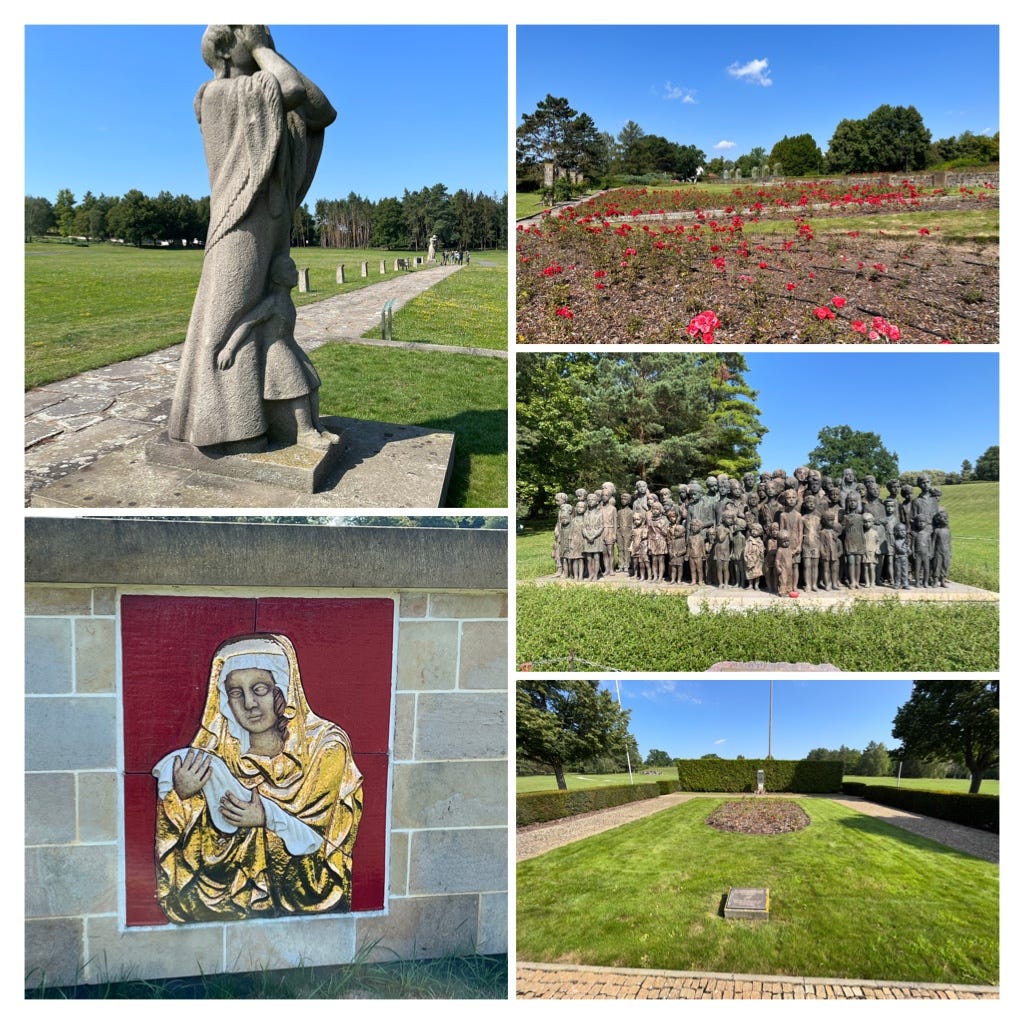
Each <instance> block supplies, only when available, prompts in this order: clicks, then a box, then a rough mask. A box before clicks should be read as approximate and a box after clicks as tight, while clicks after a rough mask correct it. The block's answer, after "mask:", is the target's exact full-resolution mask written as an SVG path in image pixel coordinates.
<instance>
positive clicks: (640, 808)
mask: <svg viewBox="0 0 1024 1024" xmlns="http://www.w3.org/2000/svg"><path fill="white" fill-rule="evenodd" d="M733 795H735V794H729V793H669V794H667V795H666V796H660V797H655V798H654V799H652V800H638V801H636V802H635V803H632V804H626V805H624V806H622V807H612V808H609V809H608V810H604V811H591V812H589V813H587V814H579V815H575V816H574V817H572V818H563V819H561V820H560V821H549V822H543V823H541V824H538V825H530V826H527V827H525V828H520V829H518V830H517V832H516V860H517V861H520V860H526V859H528V858H530V857H538V856H540V855H541V854H542V853H546V852H547V851H548V850H553V849H555V847H558V846H564V845H566V844H567V843H572V842H576V841H577V840H578V839H584V838H586V837H588V836H591V835H597V834H598V833H600V832H604V831H607V830H608V829H612V828H617V827H618V826H619V825H624V824H626V823H628V822H630V821H636V820H638V819H639V818H644V817H647V816H648V815H651V814H656V813H658V812H659V811H663V810H666V809H667V808H669V807H675V806H677V805H678V804H681V803H685V802H686V801H688V800H693V799H695V798H697V797H703V796H723V797H726V796H733ZM814 799H821V800H835V802H836V803H838V804H842V805H843V806H844V807H849V808H850V809H851V810H855V811H859V812H860V813H862V814H869V815H871V816H872V817H876V818H884V819H886V820H887V821H888V822H889V824H891V825H895V826H897V827H898V828H903V829H906V830H907V831H908V832H913V833H915V834H916V835H922V836H926V837H927V838H929V839H933V840H935V841H936V842H938V843H942V844H943V845H945V846H949V847H952V848H953V849H955V850H960V851H962V852H964V853H969V854H971V855H972V856H975V857H980V858H982V859H983V860H987V861H990V862H991V863H993V864H998V863H999V836H998V835H993V834H992V833H990V832H982V831H980V830H978V829H973V828H967V827H965V826H963V825H956V824H954V823H953V822H949V821H940V820H939V819H938V818H927V817H925V816H924V815H922V814H911V813H910V812H908V811H902V810H899V809H897V808H895V807H885V806H883V805H882V804H875V803H871V802H869V801H867V800H864V799H862V798H860V797H825V796H823V797H817V796H816V797H814ZM516 998H518V999H998V998H999V989H998V988H997V987H993V986H987V985H941V984H939V985H936V984H925V983H921V982H906V981H864V980H850V979H845V978H796V977H773V976H767V975H759V974H711V973H704V972H696V971H651V970H647V969H644V968H625V967H621V968H619V967H590V966H585V965H579V964H533V963H522V962H520V963H518V964H517V965H516Z"/></svg>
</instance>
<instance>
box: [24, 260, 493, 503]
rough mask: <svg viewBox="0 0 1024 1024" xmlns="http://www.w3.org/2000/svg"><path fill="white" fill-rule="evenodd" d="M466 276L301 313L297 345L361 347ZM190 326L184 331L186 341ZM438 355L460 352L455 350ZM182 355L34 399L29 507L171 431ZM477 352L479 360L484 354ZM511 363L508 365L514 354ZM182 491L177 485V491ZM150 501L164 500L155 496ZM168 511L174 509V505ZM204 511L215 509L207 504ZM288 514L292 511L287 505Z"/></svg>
mask: <svg viewBox="0 0 1024 1024" xmlns="http://www.w3.org/2000/svg"><path fill="white" fill-rule="evenodd" d="M460 269H461V268H460V267H459V266H445V267H428V268H424V269H420V270H416V271H412V272H408V273H403V272H399V273H397V274H392V273H391V272H390V271H389V274H388V276H387V277H386V278H382V279H381V280H380V281H379V282H376V283H374V284H372V285H367V286H366V287H364V288H361V289H358V290H357V291H354V292H348V293H346V294H345V295H336V296H332V297H331V298H329V299H324V300H322V301H320V302H313V303H309V304H307V305H305V306H300V307H299V308H298V309H297V311H296V323H295V339H296V341H298V343H299V344H300V345H301V346H302V347H303V348H304V349H305V350H306V351H307V352H311V351H313V350H314V349H316V348H319V347H320V346H321V345H323V344H325V343H327V342H328V341H335V340H342V339H349V338H351V339H353V340H356V339H359V336H360V335H361V334H363V333H364V332H365V331H368V330H370V329H372V328H373V327H374V326H375V325H377V324H379V323H380V310H381V307H382V306H383V305H384V303H385V302H387V301H388V300H389V299H392V300H394V305H393V308H394V309H396V310H397V309H400V308H401V307H402V306H403V305H405V303H407V302H408V301H409V300H410V299H413V298H415V297H416V296H417V295H420V294H422V293H423V292H424V291H426V290H427V289H428V288H430V287H432V286H433V285H435V284H437V283H438V282H439V281H441V280H443V279H444V278H446V277H449V276H450V275H451V274H454V273H456V272H457V271H458V270H460ZM186 326H187V325H186V324H183V325H182V332H183V333H184V330H185V327H186ZM430 347H431V348H432V349H438V350H441V349H445V350H446V351H453V350H452V349H450V348H448V347H447V346H430ZM181 349H182V346H181V345H175V346H172V347H171V348H166V349H161V350H160V351H159V352H150V353H149V354H148V355H144V356H138V357H137V358H135V359H127V360H123V361H122V362H119V363H112V364H111V365H109V366H104V367H100V368H98V369H95V370H89V371H87V372H85V373H82V374H79V375H78V376H75V377H69V378H68V379H66V380H61V381H55V382H54V383H53V384H47V385H44V386H43V387H39V388H34V389H33V390H31V391H29V392H27V393H26V395H25V442H24V444H25V504H26V505H33V504H35V505H36V506H37V507H46V503H47V500H48V499H45V498H40V500H39V502H35V501H33V495H34V494H35V493H36V492H37V491H39V490H41V489H42V488H44V487H47V486H48V485H50V484H53V483H55V482H56V481H58V480H61V479H63V478H64V477H66V476H68V474H70V473H73V472H77V471H81V470H83V469H85V468H86V467H88V466H92V465H94V464H95V463H96V462H97V460H99V459H101V458H104V457H109V455H110V454H111V453H113V452H117V451H120V450H121V449H122V448H123V447H124V446H126V445H129V444H131V443H132V442H134V441H135V440H137V439H138V438H140V437H142V436H143V435H145V434H148V433H149V432H150V431H152V429H153V428H154V427H157V426H160V425H162V424H165V423H166V422H167V416H168V413H169V411H170V404H171V398H172V396H173V394H174V384H175V381H176V379H177V371H178V363H179V361H180V359H181ZM472 351H473V354H477V352H479V351H482V350H472ZM504 355H505V357H506V358H507V354H504ZM381 426H387V427H390V426H391V425H390V424H388V425H381ZM360 457H362V456H360ZM133 465H134V464H133ZM140 482H141V481H140ZM407 482H408V485H410V486H415V485H416V483H417V481H416V479H415V477H413V478H410V479H408V481H407ZM177 483H178V482H177V481H175V483H174V487H177ZM90 489H91V488H90ZM61 490H63V492H64V495H65V497H67V496H69V495H70V494H71V490H72V489H70V488H68V487H63V488H61ZM357 490H358V491H359V492H360V493H373V492H374V491H376V490H377V488H376V487H373V486H369V485H366V484H364V485H361V486H360V487H358V488H357ZM148 496H149V497H156V496H157V495H156V492H155V491H153V492H151V493H150V494H149V495H148ZM239 496H240V495H239ZM51 497H52V492H51ZM60 504H63V502H60ZM119 504H121V503H119ZM162 504H164V502H157V506H158V505H162ZM167 504H169V505H172V504H173V502H167ZM257 504H259V505H266V504H267V503H266V502H257ZM375 504H376V507H390V506H394V507H400V506H401V507H415V506H418V507H430V506H428V505H427V503H426V502H425V500H422V499H421V500H417V501H414V502H413V504H411V505H407V504H406V503H405V502H403V500H402V499H401V498H395V500H392V501H388V502H376V503H375ZM157 506H146V507H157ZM111 507H116V506H111ZM202 507H210V506H209V504H208V503H203V506H202ZM224 507H234V506H224ZM281 507H292V505H291V504H290V503H286V504H285V505H283V506H281Z"/></svg>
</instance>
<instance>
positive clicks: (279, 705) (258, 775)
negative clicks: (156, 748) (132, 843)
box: [153, 633, 363, 923]
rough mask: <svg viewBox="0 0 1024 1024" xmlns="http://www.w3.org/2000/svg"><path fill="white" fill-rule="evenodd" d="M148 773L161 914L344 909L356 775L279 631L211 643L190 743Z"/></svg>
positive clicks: (179, 918)
mask: <svg viewBox="0 0 1024 1024" xmlns="http://www.w3.org/2000/svg"><path fill="white" fill-rule="evenodd" d="M153 775H154V776H155V777H156V779H157V800H158V804H157V824H156V867H157V898H158V900H159V902H160V906H161V908H162V909H163V911H164V913H165V914H166V915H167V917H168V919H169V920H171V921H174V922H178V923H188V922H194V921H214V920H221V919H241V918H254V917H267V916H279V915H284V914H297V913H303V914H308V913H318V912H324V911H347V910H349V909H350V908H351V898H352V857H353V847H354V846H355V843H356V836H357V834H358V829H359V820H360V817H361V815H362V805H363V788H362V782H363V778H362V775H361V774H360V772H359V769H358V768H357V766H356V764H355V761H354V759H353V756H352V748H351V744H350V742H349V738H348V736H347V735H346V733H345V731H344V730H343V729H342V728H341V727H340V726H339V725H337V724H336V723H334V722H330V721H328V720H326V719H324V718H321V717H319V716H318V715H316V714H315V713H314V712H313V710H312V709H311V708H310V706H309V704H308V703H307V701H306V697H305V694H304V692H303V688H302V678H301V673H300V669H299V663H298V660H297V659H296V655H295V649H294V647H293V646H292V643H291V641H290V640H289V639H288V638H287V637H286V636H283V635H279V634H269V633H267V634H253V635H249V636H241V637H234V638H232V639H230V640H227V641H225V642H224V643H223V644H221V645H220V647H219V648H218V649H217V651H216V653H215V654H214V656H213V663H212V665H211V667H210V677H209V686H208V691H207V696H206V705H205V708H204V710H203V714H202V720H201V722H200V723H199V726H198V730H197V731H196V734H195V737H194V738H193V740H192V743H191V745H190V746H189V747H183V748H180V749H178V750H174V751H171V752H170V753H168V754H167V755H166V756H165V757H163V758H162V759H161V760H160V761H159V763H158V764H157V765H156V766H155V767H154V768H153Z"/></svg>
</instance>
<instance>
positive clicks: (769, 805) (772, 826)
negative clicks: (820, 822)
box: [705, 797, 811, 836]
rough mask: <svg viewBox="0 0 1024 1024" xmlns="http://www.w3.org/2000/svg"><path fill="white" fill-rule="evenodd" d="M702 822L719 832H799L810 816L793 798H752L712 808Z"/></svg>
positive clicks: (727, 802) (778, 833)
mask: <svg viewBox="0 0 1024 1024" xmlns="http://www.w3.org/2000/svg"><path fill="white" fill-rule="evenodd" d="M705 821H706V822H707V823H708V824H709V825H710V826H711V827H712V828H717V829H718V830H719V831H720V832H744V833H746V834H747V835H751V836H776V835H782V834H783V833H784V832H799V831H800V830H801V829H805V828H807V826H808V825H810V823H811V819H810V818H809V817H808V816H807V812H806V811H805V810H804V809H803V808H802V807H801V806H800V805H799V804H797V803H795V802H794V801H793V800H770V799H765V798H763V797H753V798H750V799H747V800H727V801H726V802H725V803H724V804H720V805H719V806H718V807H717V808H715V810H714V811H712V812H711V813H710V814H709V815H708V816H707V818H706V819H705Z"/></svg>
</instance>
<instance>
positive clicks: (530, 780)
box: [516, 768, 679, 793]
mask: <svg viewBox="0 0 1024 1024" xmlns="http://www.w3.org/2000/svg"><path fill="white" fill-rule="evenodd" d="M645 771H646V772H653V773H654V774H647V775H645V774H643V773H644V772H645ZM678 778H679V772H677V771H676V769H675V768H646V769H645V768H634V769H633V782H634V783H636V782H657V781H658V779H676V780H678ZM565 784H566V786H567V787H568V788H569V789H599V788H600V787H601V786H628V785H629V773H628V772H621V773H619V774H617V775H576V774H574V773H573V772H566V773H565ZM556 789H558V783H557V782H556V781H555V777H554V775H517V776H516V792H517V793H553V792H554V791H555V790H556Z"/></svg>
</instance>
